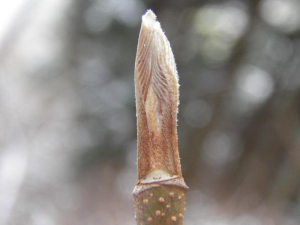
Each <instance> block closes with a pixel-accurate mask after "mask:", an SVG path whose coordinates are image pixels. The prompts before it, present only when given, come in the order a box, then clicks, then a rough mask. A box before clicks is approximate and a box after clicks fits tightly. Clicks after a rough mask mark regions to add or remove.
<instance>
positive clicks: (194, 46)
mask: <svg viewBox="0 0 300 225" xmlns="http://www.w3.org/2000/svg"><path fill="white" fill-rule="evenodd" d="M0 2H1V4H0V5H1V7H0V224H3V225H96V224H103V225H120V224H122V225H133V224H135V221H134V211H133V203H132V195H131V193H132V190H133V187H134V185H135V183H136V182H137V168H136V157H137V156H136V151H137V149H136V145H137V143H136V118H135V99H134V85H133V84H134V60H135V52H136V47H137V40H138V34H139V29H140V23H141V16H142V15H143V14H144V13H145V11H146V10H147V9H149V8H151V9H152V10H153V11H154V12H155V13H156V14H157V16H158V20H159V21H160V22H161V25H162V28H163V29H164V31H165V33H166V35H167V37H168V38H169V40H170V42H171V46H172V48H173V52H174V55H175V58H176V62H177V67H178V72H179V76H180V106H179V122H178V133H179V149H180V156H181V162H182V168H183V174H184V178H185V180H186V182H187V184H188V186H189V187H190V189H189V192H188V194H187V207H186V208H187V211H186V215H185V224H187V225H196V224H203V225H227V224H233V225H260V224H264V225H273V224H284V225H296V224H300V136H299V134H300V74H299V72H300V1H298V0H202V1H197V0H176V1H171V0H144V1H139V0H126V1H121V0H73V1H71V0H64V1H62V0H42V1H40V0H10V1H5V0H1V1H0Z"/></svg>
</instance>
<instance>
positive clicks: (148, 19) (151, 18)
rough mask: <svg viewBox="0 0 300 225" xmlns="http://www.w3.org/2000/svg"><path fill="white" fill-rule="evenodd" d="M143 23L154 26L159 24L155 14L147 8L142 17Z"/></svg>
mask: <svg viewBox="0 0 300 225" xmlns="http://www.w3.org/2000/svg"><path fill="white" fill-rule="evenodd" d="M142 21H143V25H145V26H147V27H152V28H154V27H156V26H159V27H160V24H159V22H157V21H156V15H155V14H154V12H153V11H152V10H151V9H148V10H147V12H146V13H145V14H144V15H143V17H142Z"/></svg>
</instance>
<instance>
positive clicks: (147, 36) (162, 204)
mask: <svg viewBox="0 0 300 225" xmlns="http://www.w3.org/2000/svg"><path fill="white" fill-rule="evenodd" d="M178 86H179V85H178V75H177V70H176V64H175V59H174V55H173V53H172V50H171V47H170V43H169V41H168V39H167V38H166V36H165V34H164V32H163V31H162V29H161V27H160V23H159V22H157V21H156V16H155V14H154V13H153V12H152V11H151V10H148V11H147V12H146V14H145V15H144V16H143V17H142V26H141V31H140V36H139V41H138V48H137V55H136V63H135V92H136V108H137V125H138V126H137V128H138V183H137V185H136V187H135V189H134V191H133V196H134V205H135V215H136V221H137V224H138V225H141V224H145V225H146V224H165V225H168V224H178V225H180V224H183V215H184V210H185V208H184V206H185V192H186V189H187V188H188V187H187V186H186V184H185V182H184V180H183V177H182V173H181V166H180V160H179V153H178V143H177V111H178Z"/></svg>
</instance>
